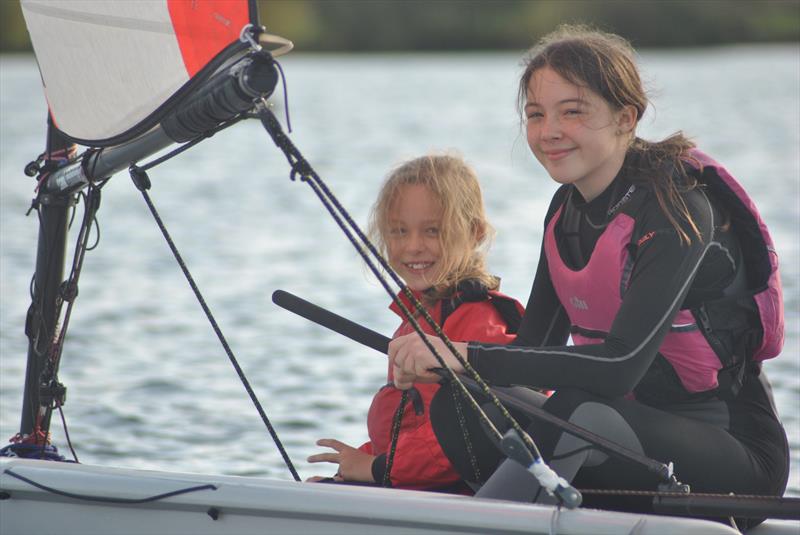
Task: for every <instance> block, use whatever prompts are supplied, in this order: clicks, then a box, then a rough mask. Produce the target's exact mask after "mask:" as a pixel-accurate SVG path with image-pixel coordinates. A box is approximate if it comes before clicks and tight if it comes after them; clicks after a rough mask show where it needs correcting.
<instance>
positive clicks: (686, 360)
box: [432, 151, 788, 510]
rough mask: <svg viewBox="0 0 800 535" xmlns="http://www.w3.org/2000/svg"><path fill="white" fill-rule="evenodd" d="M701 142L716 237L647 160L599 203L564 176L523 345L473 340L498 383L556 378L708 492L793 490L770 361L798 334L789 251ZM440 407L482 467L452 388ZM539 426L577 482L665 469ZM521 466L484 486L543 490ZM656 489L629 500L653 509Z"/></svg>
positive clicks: (564, 408)
mask: <svg viewBox="0 0 800 535" xmlns="http://www.w3.org/2000/svg"><path fill="white" fill-rule="evenodd" d="M694 154H695V155H696V159H695V160H693V163H694V165H695V166H697V167H698V168H699V167H700V165H699V163H702V164H703V165H702V171H701V170H700V169H695V170H692V171H691V172H692V173H693V174H695V175H696V176H697V177H698V178H699V179H700V181H701V182H702V183H704V184H706V185H705V186H704V187H702V188H695V189H693V190H691V191H689V192H687V193H684V194H683V199H684V202H685V203H686V206H687V208H688V209H689V211H690V213H691V215H692V218H693V219H694V222H695V224H696V226H697V228H698V230H699V232H700V234H701V236H702V239H698V238H697V236H695V235H694V233H693V230H692V229H690V228H688V226H687V225H685V223H684V228H685V230H686V232H687V234H688V235H689V236H692V240H691V243H690V244H686V243H685V242H682V241H681V239H680V237H679V236H678V233H677V232H676V230H675V229H674V227H673V226H672V224H671V222H670V221H669V220H668V219H667V217H666V216H665V214H664V212H663V210H662V209H661V207H660V205H659V203H658V201H657V199H656V196H655V194H654V193H653V192H652V190H651V189H650V188H649V187H648V184H647V183H646V182H642V181H636V180H635V178H636V174H635V171H634V170H633V169H634V168H635V162H633V161H631V160H632V158H629V160H626V164H625V165H624V166H623V169H622V171H620V173H619V175H618V176H617V177H616V178H615V180H614V182H613V183H612V184H611V185H610V186H609V187H608V188H607V189H606V191H605V192H603V193H602V194H601V195H600V196H598V197H597V198H595V199H593V200H592V201H591V202H588V203H587V202H585V201H584V200H583V198H582V197H581V195H580V193H579V192H578V191H577V190H576V189H575V188H574V187H572V186H564V187H562V188H561V189H559V191H558V192H557V193H556V195H555V197H554V198H553V201H552V203H551V206H550V209H549V210H548V214H547V217H546V221H545V227H546V230H545V236H544V244H543V247H542V254H541V256H540V261H539V267H538V270H537V273H536V278H535V280H534V284H533V289H532V292H531V297H530V300H529V302H528V305H527V309H526V310H527V312H526V315H525V317H524V318H523V322H522V325H521V327H520V331H519V335H518V337H517V338H516V340H515V341H514V342H513V343H512V345H510V346H496V345H491V344H482V343H471V344H470V345H469V350H468V352H469V361H470V363H471V364H472V366H473V367H474V368H475V369H476V370H477V371H478V373H479V374H480V375H481V376H482V377H483V378H484V379H485V380H486V381H487V382H489V383H490V384H495V385H525V386H530V387H537V388H546V389H555V390H556V393H555V394H554V395H553V396H552V397H551V398H550V399H549V400H547V402H546V403H545V404H544V407H545V408H546V409H547V410H548V411H550V412H552V413H553V414H556V415H558V416H560V417H562V418H564V419H567V420H571V421H573V422H574V423H578V424H580V425H583V426H585V427H587V428H589V429H590V430H591V431H593V432H595V433H598V434H602V435H604V436H606V437H607V438H609V439H611V440H616V441H618V442H620V443H622V444H623V445H625V446H626V447H628V448H631V449H633V450H635V451H639V452H641V453H643V454H645V455H647V456H648V457H651V458H654V459H657V460H659V461H662V462H665V463H666V462H673V463H674V466H675V473H676V475H677V477H678V479H679V480H680V481H682V482H684V483H688V484H690V485H691V486H692V490H694V491H698V492H724V493H728V492H735V493H737V494H772V495H776V494H777V495H780V494H782V493H783V491H784V489H785V485H786V480H787V477H788V446H787V442H786V435H785V432H784V430H783V428H782V426H781V424H780V422H779V420H778V418H777V416H776V412H775V409H774V403H773V401H772V397H771V393H770V387H769V383H768V382H767V379H766V376H765V374H764V372H763V370H762V369H761V365H760V361H761V360H763V359H764V358H769V357H771V356H775V354H777V352H778V351H779V349H780V345H781V343H782V328H783V327H782V321H783V319H782V303H781V300H780V284H779V280H778V279H777V272H776V271H775V270H776V268H777V261H776V259H775V255H774V250H772V249H771V245H772V244H771V241H770V240H769V236H768V234H766V232H765V231H764V234H763V235H762V234H760V231H759V228H761V227H762V226H763V223H762V222H761V221H760V218H758V216H757V213H755V212H754V211H752V205H748V204H747V203H749V199H747V198H746V197H743V199H740V200H739V201H737V200H736V199H734V198H733V197H732V195H733V196H735V191H734V190H736V188H740V186H738V184H735V182H733V181H729V182H728V181H726V180H727V179H729V178H730V177H729V175H727V171H725V170H724V168H722V167H721V166H719V165H718V164H716V162H713V160H710V159H709V158H707V157H706V156H705V155H703V154H702V153H700V152H699V151H698V152H696V153H694ZM697 160H700V162H697ZM723 177H724V178H725V179H723ZM740 201H741V202H740ZM751 211H752V212H751ZM748 214H749V215H748ZM765 300H766V305H765V306H764V303H763V301H765ZM570 335H571V336H572V339H573V342H574V345H567V342H568V339H569V337H570ZM443 390H444V389H443ZM432 407H433V408H432V419H433V422H434V429H435V431H436V433H437V436H439V438H440V440H441V441H442V443H443V448H444V450H445V452H446V453H447V454H448V456H450V457H452V458H453V459H454V464H455V465H456V466H457V467H458V468H459V470H464V473H465V474H468V473H470V471H469V465H468V463H466V462H465V460H464V454H463V451H462V450H463V447H462V448H459V446H458V445H457V444H455V443H454V440H451V439H450V438H449V437H451V436H454V437H455V440H458V437H459V436H460V435H461V433H460V432H459V431H458V430H457V429H455V428H453V426H452V424H450V423H449V422H450V420H448V418H451V417H452V416H451V412H450V410H451V407H450V406H449V403H448V401H447V396H437V399H435V400H434V403H433V406H432ZM437 413H439V414H437ZM518 416H519V417H520V418H521V419H523V420H525V415H518ZM472 424H474V425H475V426H476V429H477V428H478V424H475V423H474V422H472ZM530 425H531V431H530V432H531V435H532V436H533V437H534V439H535V440H536V441H537V443H538V444H539V446H540V448H541V449H542V453H543V455H544V457H545V458H546V459H549V460H550V461H551V466H552V467H554V468H555V469H556V471H559V473H560V474H561V475H562V476H563V477H566V478H567V479H570V478H574V480H573V484H574V485H575V486H577V487H591V488H597V487H606V488H629V489H648V490H654V489H655V487H656V484H657V483H658V482H657V480H656V479H655V477H654V476H653V475H652V474H650V473H647V472H645V471H644V470H643V469H641V468H639V467H637V466H635V465H629V464H625V463H624V462H622V461H618V460H617V459H614V458H609V457H607V456H606V455H604V454H602V453H600V452H598V451H596V450H593V449H592V448H591V447H589V446H588V445H587V443H585V442H583V441H580V440H578V439H575V438H573V437H571V436H569V435H566V434H564V435H562V434H561V433H560V432H559V431H558V430H557V429H555V428H553V427H550V426H548V425H545V424H542V423H540V422H538V421H532V422H530ZM475 435H476V434H475V433H472V435H471V436H475ZM474 450H475V451H478V452H480V453H479V454H478V455H479V457H480V458H479V461H480V462H481V465H482V467H483V469H482V470H481V471H482V473H491V472H492V470H493V469H494V468H495V466H496V465H497V463H498V462H499V461H500V460H501V459H500V456H499V454H498V453H497V451H496V448H494V447H492V446H491V445H489V444H485V445H483V446H480V445H478V446H475V447H474ZM511 464H513V463H505V464H504V465H503V466H502V467H501V468H500V469H499V470H498V471H497V472H496V475H495V476H493V477H492V478H491V479H490V481H489V482H488V483H487V484H486V485H484V488H483V489H481V491H480V492H479V494H483V495H493V496H499V497H505V498H512V499H527V500H530V499H533V498H534V497H535V495H534V494H530V492H529V491H528V490H526V489H525V488H523V487H527V488H528V489H530V488H533V489H534V491H535V490H536V489H537V486H536V485H530V481H528V480H527V479H526V476H524V475H521V474H519V473H517V474H516V475H515V474H513V473H512V472H514V470H512V468H511V467H510V466H506V465H511ZM503 474H505V475H503ZM515 478H516V479H515ZM645 502H647V503H645V504H642V503H634V502H633V501H631V500H626V501H625V502H624V503H623V504H621V505H619V506H620V507H623V508H628V509H639V510H640V509H647V507H648V505H649V501H648V500H645ZM603 505H608V504H605V503H604V504H603Z"/></svg>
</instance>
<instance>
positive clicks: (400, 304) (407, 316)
mask: <svg viewBox="0 0 800 535" xmlns="http://www.w3.org/2000/svg"><path fill="white" fill-rule="evenodd" d="M306 165H307V164H306ZM312 172H313V171H312ZM301 181H303V182H306V183H307V184H308V185H309V186H310V187H311V189H312V190H313V191H314V193H315V194H316V195H317V197H319V199H320V201H321V202H322V204H323V206H325V208H326V209H327V210H328V213H330V215H331V217H333V219H334V221H336V223H337V224H338V225H339V228H340V229H341V230H342V232H344V234H345V236H347V238H348V239H349V240H350V243H351V244H352V245H353V247H355V249H356V250H357V251H358V253H359V255H360V256H361V258H362V260H363V261H364V263H365V264H367V266H368V267H369V269H370V271H372V273H373V275H375V278H376V279H377V280H378V282H379V283H380V284H381V285H382V286H383V288H384V289H385V290H386V292H387V293H388V294H389V296H390V297H391V298H392V301H393V302H394V303H395V304H396V305H397V306H398V308H399V309H400V311H401V313H402V315H403V317H404V318H405V320H406V321H408V322H409V323H410V324H411V326H412V327H413V328H414V331H415V332H416V333H417V334H418V335H420V337H421V339H422V341H423V342H424V343H425V345H426V346H427V347H428V349H429V350H430V351H431V353H433V355H434V356H436V357H437V358H438V359H439V362H441V363H443V368H442V369H441V370H440V375H442V377H443V378H445V376H446V375H447V373H448V372H449V377H447V378H450V379H451V380H452V381H454V383H455V384H456V385H458V386H459V387H460V388H461V391H462V395H464V397H465V398H466V399H467V400H468V402H469V403H470V406H471V407H472V408H473V410H474V411H475V413H476V414H477V415H478V417H479V418H481V419H483V420H484V422H485V424H486V427H487V429H489V430H491V431H492V432H493V433H494V434H495V435H496V436H497V437H498V439H500V438H502V435H500V432H499V431H498V430H497V428H496V427H495V426H494V423H493V422H492V421H491V420H489V418H488V417H487V416H486V414H485V413H484V412H483V409H482V408H481V407H480V405H478V403H477V401H475V399H474V398H473V397H472V395H471V394H470V393H469V391H468V390H467V389H466V387H465V386H464V384H463V383H462V382H461V381H460V380H459V378H458V377H457V376H456V374H455V372H454V371H453V370H452V369H451V368H449V367H448V366H447V365H446V364H444V360H443V359H442V357H441V355H439V354H438V352H437V350H436V348H434V347H433V345H432V344H431V342H430V340H428V338H427V337H426V336H425V334H424V332H423V331H422V327H421V326H420V325H419V323H418V322H417V320H416V318H414V316H413V315H412V314H411V311H409V310H408V308H407V307H406V305H405V303H403V302H402V301H401V300H400V299H399V298H398V297H397V295H396V294H395V292H393V291H392V289H391V287H390V286H389V283H388V282H387V281H386V278H385V277H383V275H382V274H381V272H380V270H379V269H378V268H377V266H375V264H374V262H373V261H372V259H371V258H370V257H369V255H368V254H367V252H366V251H364V249H363V248H362V247H360V246H359V244H358V243H357V241H356V239H355V237H353V234H352V232H351V230H350V229H348V228H347V226H346V225H345V224H344V222H343V221H342V219H341V217H340V215H339V214H338V213H337V212H336V211H335V210H334V208H333V206H332V204H331V202H330V200H329V199H328V198H327V197H325V195H324V194H323V193H322V191H321V190H320V188H319V186H318V184H317V183H316V182H312V181H309V180H307V179H306V177H303V178H301ZM380 258H381V259H382V257H380ZM384 262H385V261H384ZM387 267H388V269H391V267H389V266H388V265H387ZM403 288H404V289H407V288H406V287H405V285H404V286H403ZM409 294H410V295H411V298H413V299H415V300H416V297H414V295H413V294H411V293H410V292H408V294H407V295H409ZM419 306H420V307H421V305H419ZM423 310H424V309H423ZM425 312H426V313H427V311H425ZM428 317H429V318H430V316H428ZM431 321H433V319H431ZM434 325H436V323H435V322H434ZM437 326H438V325H437ZM459 424H462V432H463V433H464V436H465V439H466V437H467V436H468V435H467V431H466V427H464V426H463V422H462V420H459ZM398 437H399V432H398V434H396V435H394V434H393V436H392V440H393V442H396V441H397V439H398ZM471 450H472V448H471V445H470V446H469V447H468V451H471ZM390 460H391V459H390ZM470 462H472V463H473V465H474V466H477V461H475V460H474V459H470Z"/></svg>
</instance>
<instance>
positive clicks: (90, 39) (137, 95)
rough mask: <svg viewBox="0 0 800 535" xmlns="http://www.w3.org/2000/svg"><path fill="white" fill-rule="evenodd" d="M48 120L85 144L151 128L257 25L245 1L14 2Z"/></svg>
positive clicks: (131, 135) (102, 142)
mask: <svg viewBox="0 0 800 535" xmlns="http://www.w3.org/2000/svg"><path fill="white" fill-rule="evenodd" d="M21 3H22V12H23V15H24V17H25V23H26V24H27V26H28V32H29V33H30V37H31V42H32V44H33V49H34V52H35V54H36V59H37V61H38V63H39V70H40V73H41V77H42V83H43V85H44V92H45V97H46V98H47V103H48V106H49V108H50V114H51V116H52V119H53V123H54V124H55V125H56V127H57V128H58V129H59V130H60V131H61V132H62V133H63V134H64V135H65V136H66V137H68V138H69V139H70V140H72V141H74V142H76V143H79V144H82V145H89V146H109V145H117V144H120V143H123V142H125V141H128V140H130V139H132V138H134V137H136V136H138V135H140V134H142V133H144V132H145V131H147V130H149V129H150V128H151V127H152V126H154V125H155V124H156V123H157V122H158V121H159V118H160V117H162V116H163V115H164V114H165V113H166V112H168V111H169V110H171V109H173V108H174V107H175V105H177V104H178V103H179V102H180V101H181V99H182V98H184V97H185V96H186V95H187V94H188V93H189V92H190V91H191V90H192V89H193V88H194V87H196V86H197V85H198V84H199V83H201V82H202V81H203V79H204V78H207V77H208V76H209V75H210V74H212V73H213V71H214V70H215V69H216V68H217V67H219V65H220V64H221V63H223V62H224V61H225V60H226V59H227V58H230V57H232V56H233V55H235V54H236V53H237V52H240V51H242V50H244V49H245V48H246V47H247V45H246V44H245V43H243V42H241V41H240V35H241V33H242V29H243V28H244V27H245V26H247V25H248V24H251V23H252V24H254V25H257V24H258V21H257V10H256V5H255V0H69V1H64V0H22V2H21Z"/></svg>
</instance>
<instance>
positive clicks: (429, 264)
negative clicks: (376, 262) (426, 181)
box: [386, 184, 442, 292]
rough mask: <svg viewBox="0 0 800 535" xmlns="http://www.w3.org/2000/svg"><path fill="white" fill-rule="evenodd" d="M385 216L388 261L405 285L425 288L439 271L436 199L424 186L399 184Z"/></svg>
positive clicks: (439, 217)
mask: <svg viewBox="0 0 800 535" xmlns="http://www.w3.org/2000/svg"><path fill="white" fill-rule="evenodd" d="M388 216H389V218H388V223H389V227H388V236H386V238H387V239H386V245H387V249H388V253H389V264H390V265H391V266H392V268H393V269H394V270H395V271H396V272H397V274H398V275H400V277H402V278H403V280H404V281H405V282H406V285H408V287H409V288H411V289H412V290H414V291H418V292H421V291H423V290H427V289H428V288H430V287H431V286H432V285H433V284H434V283H435V282H436V281H437V279H438V276H439V274H440V272H441V259H442V247H441V242H440V237H439V234H440V232H441V226H442V207H441V206H440V204H439V199H438V198H437V196H436V194H434V193H433V192H432V191H431V190H430V188H428V187H427V186H423V185H421V184H407V185H405V186H401V188H400V191H399V192H398V194H397V197H396V198H395V200H394V202H392V205H391V207H390V208H389V214H388Z"/></svg>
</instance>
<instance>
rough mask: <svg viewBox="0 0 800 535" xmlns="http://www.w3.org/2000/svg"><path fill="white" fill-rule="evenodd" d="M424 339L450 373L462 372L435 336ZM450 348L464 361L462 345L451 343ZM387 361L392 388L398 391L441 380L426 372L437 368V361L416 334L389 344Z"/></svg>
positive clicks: (463, 343)
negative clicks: (390, 373) (441, 359)
mask: <svg viewBox="0 0 800 535" xmlns="http://www.w3.org/2000/svg"><path fill="white" fill-rule="evenodd" d="M426 337H427V339H428V341H429V342H430V343H431V344H432V345H433V347H434V348H435V349H436V352H437V353H439V355H440V356H441V357H442V358H444V361H445V362H446V363H447V365H448V366H450V368H451V369H452V370H453V371H454V372H456V373H463V372H464V367H463V366H462V365H461V363H459V362H458V360H456V357H454V356H453V354H452V353H451V352H450V350H449V349H448V348H447V346H445V345H444V342H442V341H441V340H440V339H439V338H438V337H436V336H429V335H426ZM453 346H454V347H455V348H456V350H457V351H458V352H459V354H460V355H461V356H462V357H463V358H466V354H467V344H466V343H465V342H453ZM389 359H390V360H391V362H392V373H393V374H394V385H395V386H396V387H397V388H399V389H400V390H408V389H409V388H411V386H412V385H413V384H414V383H435V382H437V381H439V380H440V379H441V377H440V376H439V375H438V374H436V373H434V372H432V371H430V370H431V369H433V368H441V365H440V364H439V361H438V360H436V357H434V356H433V353H431V351H430V350H429V349H428V346H427V345H426V344H425V342H423V341H422V339H421V338H420V337H419V335H418V334H417V333H411V334H407V335H405V336H400V337H398V338H395V339H394V340H392V341H391V342H389Z"/></svg>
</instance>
